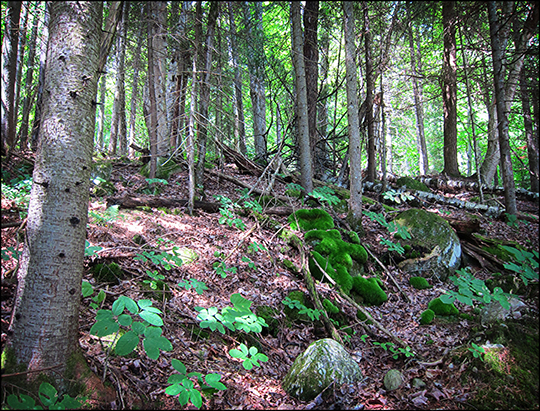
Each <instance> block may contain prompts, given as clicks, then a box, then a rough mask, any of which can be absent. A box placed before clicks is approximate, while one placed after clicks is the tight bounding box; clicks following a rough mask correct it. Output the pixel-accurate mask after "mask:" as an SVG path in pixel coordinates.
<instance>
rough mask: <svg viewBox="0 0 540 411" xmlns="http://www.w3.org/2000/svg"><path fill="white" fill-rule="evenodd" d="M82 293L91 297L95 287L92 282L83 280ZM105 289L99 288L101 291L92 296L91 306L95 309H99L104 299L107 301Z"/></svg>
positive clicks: (84, 296)
mask: <svg viewBox="0 0 540 411" xmlns="http://www.w3.org/2000/svg"><path fill="white" fill-rule="evenodd" d="M81 293H82V296H83V298H86V297H90V296H91V295H92V294H94V288H93V287H92V284H90V283H89V282H88V281H86V280H83V282H82V285H81ZM105 297H106V294H105V291H103V290H99V293H98V294H97V295H95V296H93V297H92V301H93V302H92V303H90V307H91V308H93V309H94V310H97V309H98V307H99V304H101V303H102V302H103V301H105Z"/></svg>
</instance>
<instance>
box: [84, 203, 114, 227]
mask: <svg viewBox="0 0 540 411" xmlns="http://www.w3.org/2000/svg"><path fill="white" fill-rule="evenodd" d="M119 207H120V206H119V205H118V204H117V205H113V206H110V207H109V208H107V209H106V210H105V211H103V212H102V213H97V212H95V211H88V215H89V216H90V217H92V218H93V220H94V223H96V224H97V225H101V226H105V227H107V226H109V224H111V223H112V222H114V221H116V220H118V219H121V218H122V216H121V215H120V211H119V210H118V208H119Z"/></svg>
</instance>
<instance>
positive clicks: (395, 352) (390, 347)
mask: <svg viewBox="0 0 540 411" xmlns="http://www.w3.org/2000/svg"><path fill="white" fill-rule="evenodd" d="M373 345H378V346H380V347H381V348H382V349H383V350H384V351H390V352H391V353H392V358H393V359H394V360H397V359H398V357H399V356H400V355H404V356H405V357H406V358H408V357H414V353H413V352H412V351H411V347H409V346H407V347H406V348H402V347H396V345H395V344H394V343H392V342H385V343H380V342H378V341H374V342H373Z"/></svg>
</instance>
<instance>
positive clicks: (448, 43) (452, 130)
mask: <svg viewBox="0 0 540 411" xmlns="http://www.w3.org/2000/svg"><path fill="white" fill-rule="evenodd" d="M442 19H443V30H444V34H443V42H444V51H443V111H444V149H443V157H444V169H443V173H445V174H447V175H448V176H451V177H459V176H460V173H459V167H458V162H457V66H456V12H455V1H443V6H442Z"/></svg>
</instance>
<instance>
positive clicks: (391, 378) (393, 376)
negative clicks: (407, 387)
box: [384, 370, 403, 391]
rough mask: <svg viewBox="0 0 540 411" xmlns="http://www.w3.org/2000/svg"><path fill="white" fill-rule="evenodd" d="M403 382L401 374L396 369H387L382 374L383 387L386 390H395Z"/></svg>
mask: <svg viewBox="0 0 540 411" xmlns="http://www.w3.org/2000/svg"><path fill="white" fill-rule="evenodd" d="M401 384H403V374H401V372H399V371H398V370H388V372H387V373H386V375H385V376H384V388H385V389H386V391H393V390H397V389H398V388H399V387H400V386H401Z"/></svg>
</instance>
